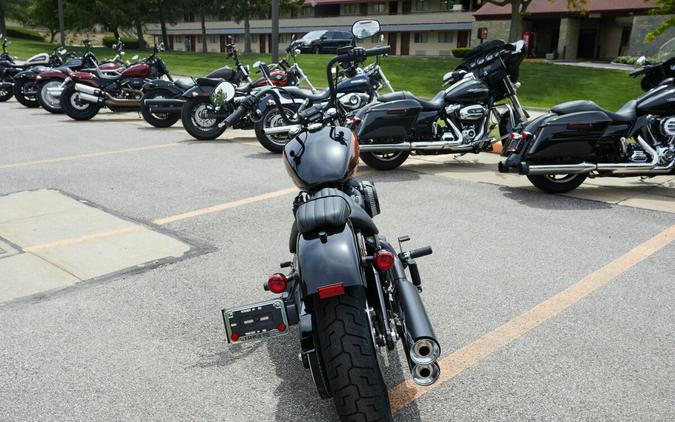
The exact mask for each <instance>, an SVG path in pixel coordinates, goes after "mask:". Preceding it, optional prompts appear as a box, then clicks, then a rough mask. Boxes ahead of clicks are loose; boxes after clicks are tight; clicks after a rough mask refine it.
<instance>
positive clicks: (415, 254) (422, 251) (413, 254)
mask: <svg viewBox="0 0 675 422" xmlns="http://www.w3.org/2000/svg"><path fill="white" fill-rule="evenodd" d="M432 253H433V251H432V250H431V246H425V247H423V248H419V249H413V250H411V251H410V252H409V254H410V258H412V259H415V258H420V257H423V256H426V255H431V254H432Z"/></svg>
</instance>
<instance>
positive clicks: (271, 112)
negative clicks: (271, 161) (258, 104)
mask: <svg viewBox="0 0 675 422" xmlns="http://www.w3.org/2000/svg"><path fill="white" fill-rule="evenodd" d="M283 109H284V112H285V113H286V116H288V117H293V115H294V114H295V109H294V108H291V107H287V106H283ZM277 126H286V123H285V122H284V119H283V118H282V117H281V111H279V109H278V108H277V107H268V108H267V110H265V111H264V112H263V114H262V116H260V120H258V121H257V122H256V123H255V136H256V138H258V142H260V145H262V146H264V147H265V149H267V150H268V151H270V152H273V153H275V154H281V153H282V152H283V151H284V147H285V146H286V144H287V143H288V141H290V140H291V138H290V136H289V135H288V134H287V133H279V134H276V135H268V134H266V133H265V129H267V128H272V127H277Z"/></svg>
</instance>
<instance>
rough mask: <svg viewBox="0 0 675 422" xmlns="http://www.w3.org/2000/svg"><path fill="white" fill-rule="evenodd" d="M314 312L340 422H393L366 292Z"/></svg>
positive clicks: (352, 292)
mask: <svg viewBox="0 0 675 422" xmlns="http://www.w3.org/2000/svg"><path fill="white" fill-rule="evenodd" d="M317 305H318V306H314V321H315V327H316V341H317V343H318V348H319V356H320V357H321V359H322V361H323V364H324V368H325V370H326V377H327V382H328V387H329V389H330V391H331V393H332V396H333V401H334V402H335V408H336V410H337V414H338V416H339V417H340V420H342V421H347V420H349V421H354V420H358V421H391V420H392V415H391V407H390V404H389V394H388V390H387V385H386V384H385V383H384V378H383V377H382V371H381V370H380V366H379V364H378V360H377V353H376V351H375V345H374V344H373V337H372V333H371V328H370V324H369V322H368V317H367V315H366V306H367V305H366V292H365V290H364V289H363V288H362V287H349V288H346V289H345V294H344V295H342V296H336V297H333V298H330V299H323V300H321V303H320V304H317Z"/></svg>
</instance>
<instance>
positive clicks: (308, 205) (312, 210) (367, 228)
mask: <svg viewBox="0 0 675 422" xmlns="http://www.w3.org/2000/svg"><path fill="white" fill-rule="evenodd" d="M348 220H349V221H351V222H352V224H353V225H354V227H356V228H358V229H360V230H362V231H363V232H364V233H365V234H368V235H373V234H377V232H378V230H377V226H376V225H375V222H373V219H372V218H371V217H370V216H369V215H368V213H366V211H365V210H364V209H363V208H362V207H361V206H359V205H358V204H356V203H355V202H354V201H353V200H352V198H351V197H349V196H348V195H346V194H345V193H344V192H342V191H340V190H338V189H335V188H325V189H321V190H320V191H319V192H317V193H316V194H314V195H313V196H312V198H311V200H309V201H307V202H304V203H302V204H300V206H299V207H298V209H297V210H296V212H295V227H296V228H297V230H298V232H299V233H312V232H316V231H317V230H318V229H320V228H328V227H341V226H343V225H345V224H346V223H347V221H348Z"/></svg>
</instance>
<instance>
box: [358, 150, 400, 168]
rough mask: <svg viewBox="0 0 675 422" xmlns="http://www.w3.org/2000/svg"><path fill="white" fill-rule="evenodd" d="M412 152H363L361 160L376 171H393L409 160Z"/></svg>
mask: <svg viewBox="0 0 675 422" xmlns="http://www.w3.org/2000/svg"><path fill="white" fill-rule="evenodd" d="M409 155H410V151H396V152H362V153H361V159H362V160H363V162H364V163H366V164H368V166H369V167H372V168H374V169H376V170H393V169H395V168H397V167H399V166H401V164H403V163H405V160H407V159H408V156H409Z"/></svg>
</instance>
